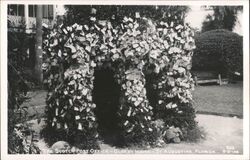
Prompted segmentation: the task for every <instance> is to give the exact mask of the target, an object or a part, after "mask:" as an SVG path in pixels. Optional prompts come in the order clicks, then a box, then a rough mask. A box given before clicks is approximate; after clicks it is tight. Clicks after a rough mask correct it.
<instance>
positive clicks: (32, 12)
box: [29, 5, 37, 17]
mask: <svg viewBox="0 0 250 160" xmlns="http://www.w3.org/2000/svg"><path fill="white" fill-rule="evenodd" d="M36 10H37V6H36V5H29V17H36Z"/></svg>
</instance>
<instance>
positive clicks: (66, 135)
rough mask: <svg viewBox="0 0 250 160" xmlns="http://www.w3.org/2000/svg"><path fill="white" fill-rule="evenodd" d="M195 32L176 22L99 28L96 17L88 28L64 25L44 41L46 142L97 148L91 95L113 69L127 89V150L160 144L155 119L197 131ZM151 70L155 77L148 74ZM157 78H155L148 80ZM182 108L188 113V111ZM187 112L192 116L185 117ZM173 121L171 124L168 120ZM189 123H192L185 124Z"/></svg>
mask: <svg viewBox="0 0 250 160" xmlns="http://www.w3.org/2000/svg"><path fill="white" fill-rule="evenodd" d="M194 47H195V46H194V40H193V32H192V30H191V29H190V27H189V26H188V25H184V24H179V23H175V22H174V21H166V22H163V21H160V22H157V23H156V22H153V21H151V20H149V19H147V18H145V17H144V18H140V17H137V18H136V19H132V18H128V17H124V19H123V21H122V22H121V23H120V24H119V25H113V24H112V23H111V22H109V21H106V22H105V23H98V21H97V20H96V17H90V21H89V22H88V23H86V24H85V25H79V24H76V23H75V24H73V25H69V26H68V25H65V24H61V25H59V26H56V27H55V28H53V29H52V30H50V29H46V31H45V35H44V47H43V49H44V64H43V69H44V77H45V81H44V82H45V84H46V86H47V89H48V96H47V100H46V101H47V126H46V129H45V130H47V131H48V132H47V133H46V132H45V133H44V135H45V136H46V135H47V136H48V137H47V140H51V139H50V138H52V136H51V135H50V134H48V133H49V132H50V133H58V134H53V136H54V137H53V140H54V141H57V140H67V141H70V142H71V143H73V144H77V143H80V144H81V148H85V149H86V148H87V149H91V148H93V147H97V148H98V146H96V145H94V146H90V144H96V140H97V138H98V133H97V125H98V124H97V118H98V117H96V116H95V113H94V110H95V107H96V105H95V104H94V103H93V99H92V91H93V82H94V78H95V77H94V71H95V68H102V67H104V66H105V67H109V68H110V69H111V70H113V72H114V73H115V75H114V78H115V80H116V81H117V83H118V84H119V85H120V86H121V93H120V97H121V98H120V102H119V103H120V104H119V106H118V108H119V109H118V115H119V117H120V123H119V126H120V128H121V132H120V135H121V139H122V141H123V142H124V143H128V144H133V143H135V144H141V145H142V144H152V143H153V142H154V141H155V140H156V138H157V137H156V135H157V133H156V130H157V129H156V128H155V126H154V125H153V124H152V123H151V122H152V119H153V118H162V119H163V120H164V121H165V122H166V123H165V124H166V125H170V126H175V125H176V127H180V128H181V129H185V130H188V129H190V128H191V129H192V128H193V126H195V125H194V123H196V122H195V120H194V118H195V113H194V111H193V108H192V106H191V103H190V102H191V100H192V96H191V92H190V90H191V89H192V88H193V80H192V78H191V75H190V72H189V71H190V69H191V64H190V63H191V56H192V51H193V49H194ZM149 68H151V69H152V73H148V70H150V69H149ZM146 74H151V76H152V75H153V74H156V75H157V76H156V77H155V78H154V79H155V81H154V82H153V83H152V84H151V85H152V86H153V87H152V88H154V89H155V90H156V95H157V104H155V106H154V107H155V108H156V110H155V111H156V112H162V113H163V114H159V115H158V116H154V115H153V107H152V106H151V105H150V104H149V101H148V98H147V91H146V88H145V86H146V78H145V75H146ZM149 77H150V75H149ZM182 107H183V108H184V109H182ZM183 112H185V113H183ZM164 113H169V114H173V115H174V118H173V120H172V121H175V122H172V121H168V118H167V117H170V116H172V115H168V114H164ZM183 114H184V116H186V117H187V119H183V118H182V117H183Z"/></svg>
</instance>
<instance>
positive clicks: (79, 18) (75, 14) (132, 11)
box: [65, 5, 190, 25]
mask: <svg viewBox="0 0 250 160" xmlns="http://www.w3.org/2000/svg"><path fill="white" fill-rule="evenodd" d="M65 8H66V9H67V15H66V17H67V18H66V19H67V23H68V24H70V25H72V24H74V23H79V24H86V22H87V21H88V20H89V17H90V16H91V15H92V14H96V18H98V19H99V20H115V21H117V23H119V21H121V20H122V19H123V17H124V16H128V17H132V18H135V16H136V13H138V14H139V15H140V16H141V17H143V16H144V17H148V18H151V19H153V20H166V19H167V20H169V21H175V22H176V21H180V22H181V23H183V22H184V18H185V16H186V14H187V12H188V11H189V10H190V8H189V7H188V6H157V5H155V6H137V5H136V6H131V5H130V6H128V5H105V6H103V5H84V6H81V5H66V6H65ZM138 14H137V15H138ZM177 23H178V22H177Z"/></svg>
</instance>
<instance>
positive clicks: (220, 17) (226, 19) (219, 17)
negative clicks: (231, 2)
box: [202, 6, 243, 32]
mask: <svg viewBox="0 0 250 160" xmlns="http://www.w3.org/2000/svg"><path fill="white" fill-rule="evenodd" d="M210 8H211V9H212V10H213V14H208V15H207V16H206V19H205V20H204V22H203V24H202V32H206V31H209V30H213V29H227V30H229V31H232V30H233V28H234V26H235V24H236V22H237V14H238V13H239V12H241V11H242V10H243V8H242V6H211V7H210Z"/></svg>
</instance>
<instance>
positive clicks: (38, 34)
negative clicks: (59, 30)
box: [35, 5, 43, 82]
mask: <svg viewBox="0 0 250 160" xmlns="http://www.w3.org/2000/svg"><path fill="white" fill-rule="evenodd" d="M36 15H37V16H36V45H35V48H36V62H35V75H36V76H37V80H38V82H42V55H43V51H42V41H43V39H42V34H43V32H42V16H43V10H42V5H38V6H37V14H36Z"/></svg>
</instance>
